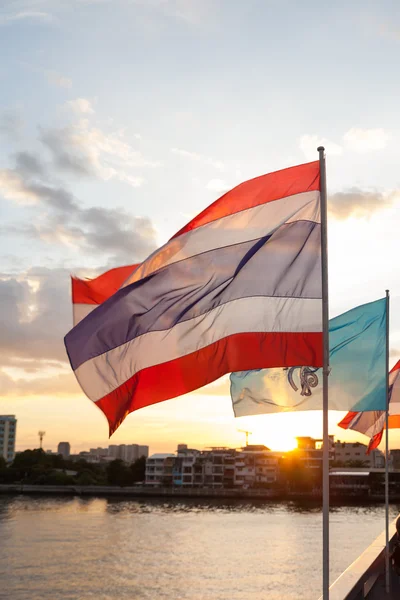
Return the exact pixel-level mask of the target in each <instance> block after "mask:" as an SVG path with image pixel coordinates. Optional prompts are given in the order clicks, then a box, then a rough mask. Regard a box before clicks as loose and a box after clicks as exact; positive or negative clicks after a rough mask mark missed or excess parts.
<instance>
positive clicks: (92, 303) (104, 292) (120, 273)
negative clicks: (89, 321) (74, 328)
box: [71, 265, 138, 325]
mask: <svg viewBox="0 0 400 600" xmlns="http://www.w3.org/2000/svg"><path fill="white" fill-rule="evenodd" d="M137 266H138V265H129V266H127V267H118V268H116V269H111V270H110V271H106V272H105V273H102V274H101V275H99V276H98V277H95V278H94V279H79V278H78V277H71V284H72V306H73V318H74V325H77V323H79V321H82V319H84V318H85V317H86V316H87V315H88V314H89V313H90V312H92V310H94V309H95V308H96V307H97V306H98V305H99V304H102V303H103V302H105V301H106V300H108V298H109V297H110V296H112V295H113V294H115V292H116V291H117V290H119V288H120V287H121V286H122V284H123V283H124V281H126V279H127V278H128V276H129V275H131V274H132V272H133V271H134V270H135V269H136V267H137Z"/></svg>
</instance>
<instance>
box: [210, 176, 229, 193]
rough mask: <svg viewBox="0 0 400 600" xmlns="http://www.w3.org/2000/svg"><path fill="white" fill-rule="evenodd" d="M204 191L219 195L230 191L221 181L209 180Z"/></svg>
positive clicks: (224, 182)
mask: <svg viewBox="0 0 400 600" xmlns="http://www.w3.org/2000/svg"><path fill="white" fill-rule="evenodd" d="M206 189H207V190H210V191H212V192H217V193H218V194H219V193H221V192H227V191H228V190H229V189H230V186H229V185H228V184H227V183H226V181H223V180H222V179H211V180H210V181H209V182H208V183H207V185H206Z"/></svg>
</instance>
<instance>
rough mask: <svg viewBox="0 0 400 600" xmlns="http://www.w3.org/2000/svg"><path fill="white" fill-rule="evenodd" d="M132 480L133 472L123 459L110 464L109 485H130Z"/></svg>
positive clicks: (108, 472) (108, 470) (108, 468)
mask: <svg viewBox="0 0 400 600" xmlns="http://www.w3.org/2000/svg"><path fill="white" fill-rule="evenodd" d="M131 478H132V476H131V470H130V469H129V467H127V466H126V465H125V464H124V462H123V461H122V460H121V459H119V458H117V459H115V460H113V461H112V462H110V463H109V464H108V466H107V481H108V483H109V485H119V486H124V485H129V484H130V483H131Z"/></svg>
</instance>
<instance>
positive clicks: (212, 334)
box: [65, 162, 322, 433]
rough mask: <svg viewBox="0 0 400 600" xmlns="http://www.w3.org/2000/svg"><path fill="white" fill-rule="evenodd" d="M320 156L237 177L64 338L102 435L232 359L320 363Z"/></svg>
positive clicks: (214, 375)
mask: <svg viewBox="0 0 400 600" xmlns="http://www.w3.org/2000/svg"><path fill="white" fill-rule="evenodd" d="M319 190H320V173H319V163H318V162H313V163H309V164H305V165H301V166H298V167H293V168H290V169H285V170H283V171H278V172H276V173H272V174H269V175H264V176H261V177H258V178H256V179H252V180H250V181H246V182H244V183H242V184H241V185H239V186H237V187H236V188H234V189H233V190H231V191H230V192H228V193H227V194H225V195H224V196H222V197H221V198H219V200H217V201H216V202H214V203H213V204H211V206H209V207H208V208H206V209H205V210H204V211H203V212H202V213H201V214H200V215H198V216H197V217H195V218H194V219H193V220H192V221H191V222H190V223H189V224H188V225H186V226H185V227H184V228H183V229H181V230H180V231H179V232H178V233H177V234H176V235H175V236H174V237H173V238H172V239H171V240H170V241H169V242H167V243H166V244H165V245H164V246H162V247H161V248H160V249H159V250H157V251H156V252H154V253H153V254H152V255H151V256H150V257H149V258H148V259H147V260H146V261H144V262H143V263H142V264H141V265H139V267H137V269H135V270H134V272H133V273H132V275H131V276H130V277H128V279H127V281H126V282H125V284H124V287H122V288H121V289H119V290H118V291H117V292H116V293H114V294H113V295H112V296H111V297H110V298H109V299H108V300H106V301H105V302H104V303H103V304H101V305H100V306H99V307H97V308H96V309H95V310H94V311H92V312H91V313H90V314H89V315H88V316H87V317H86V318H85V319H83V320H82V321H81V322H80V323H78V325H77V326H76V327H74V329H72V330H71V331H70V332H69V333H68V334H67V336H66V337H65V344H66V347H67V351H68V355H69V358H70V362H71V366H72V368H73V370H74V371H75V375H76V377H77V379H78V381H79V383H80V385H81V387H82V389H83V390H84V391H85V393H86V394H87V396H88V397H89V398H91V399H92V400H93V401H94V402H95V403H96V404H97V406H98V407H99V408H100V409H101V410H102V411H103V412H104V413H105V415H106V417H107V419H108V422H109V425H110V433H113V432H114V431H115V429H116V428H117V427H118V426H119V425H120V424H121V422H122V421H123V419H124V418H125V417H126V416H127V414H128V413H129V412H132V411H134V410H137V409H139V408H142V407H144V406H148V405H150V404H155V403H156V402H161V401H163V400H167V399H169V398H174V397H177V396H180V395H182V394H186V393H188V392H191V391H193V390H195V389H198V388H200V387H202V386H204V385H206V384H208V383H210V382H212V381H214V380H215V379H218V378H219V377H221V376H222V375H224V374H225V373H229V372H231V371H236V370H239V369H256V368H261V367H275V366H294V365H298V364H313V365H316V366H321V365H322V299H321V296H322V293H321V288H322V285H321V231H320V228H321V226H320V191H319Z"/></svg>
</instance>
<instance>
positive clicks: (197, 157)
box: [171, 148, 224, 171]
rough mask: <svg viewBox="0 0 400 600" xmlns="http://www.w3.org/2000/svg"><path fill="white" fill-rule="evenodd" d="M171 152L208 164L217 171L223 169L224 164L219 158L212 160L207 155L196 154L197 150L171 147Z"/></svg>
mask: <svg viewBox="0 0 400 600" xmlns="http://www.w3.org/2000/svg"><path fill="white" fill-rule="evenodd" d="M171 152H172V153H173V154H176V155H178V156H182V157H183V158H188V159H189V160H194V161H196V162H202V163H204V164H205V165H210V166H211V167H214V168H215V169H218V170H219V171H222V170H223V169H224V164H223V163H222V162H221V161H219V160H214V159H213V158H210V157H208V156H203V155H202V154H198V153H197V152H189V151H188V150H182V149H181V148H171Z"/></svg>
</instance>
